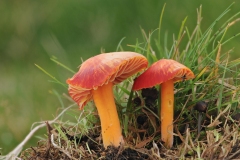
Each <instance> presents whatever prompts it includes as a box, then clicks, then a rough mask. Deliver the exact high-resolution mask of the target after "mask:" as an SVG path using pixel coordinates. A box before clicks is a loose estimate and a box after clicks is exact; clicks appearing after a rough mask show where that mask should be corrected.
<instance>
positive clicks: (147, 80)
mask: <svg viewBox="0 0 240 160" xmlns="http://www.w3.org/2000/svg"><path fill="white" fill-rule="evenodd" d="M194 77H195V76H194V74H193V72H192V71H191V70H190V69H189V68H187V67H186V66H184V65H182V64H180V63H179V62H176V61H174V60H171V59H161V60H159V61H157V62H155V63H154V64H152V66H150V67H149V68H148V69H147V70H146V71H145V72H144V73H143V74H141V75H140V76H139V77H138V78H136V79H135V82H134V84H133V90H140V89H143V88H150V87H153V86H155V85H157V84H161V112H160V120H161V138H162V141H163V142H164V143H165V146H166V147H167V148H171V147H172V145H173V105H174V83H175V82H178V81H184V80H188V79H192V78H194Z"/></svg>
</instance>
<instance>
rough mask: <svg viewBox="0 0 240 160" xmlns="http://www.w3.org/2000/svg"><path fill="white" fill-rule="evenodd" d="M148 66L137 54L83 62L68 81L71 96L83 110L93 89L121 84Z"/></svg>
mask: <svg viewBox="0 0 240 160" xmlns="http://www.w3.org/2000/svg"><path fill="white" fill-rule="evenodd" d="M147 65H148V61H147V59H146V58H145V57H144V56H143V55H141V54H139V53H135V52H112V53H104V54H99V55H97V56H94V57H91V58H89V59H88V60H86V61H85V62H83V63H82V65H81V67H80V69H79V71H78V72H77V73H76V74H75V75H74V76H73V77H72V78H70V79H68V80H67V83H68V84H69V88H68V91H69V94H70V96H71V97H72V98H73V100H74V101H75V102H77V103H78V105H79V107H80V109H82V108H83V107H84V105H85V104H86V103H87V102H88V101H90V100H91V99H92V93H91V90H92V89H97V88H98V87H99V86H102V85H104V84H108V82H112V83H113V84H117V83H120V82H122V81H123V80H125V79H126V78H128V77H129V76H131V75H133V74H135V73H137V72H139V71H141V70H142V69H144V68H146V67H147Z"/></svg>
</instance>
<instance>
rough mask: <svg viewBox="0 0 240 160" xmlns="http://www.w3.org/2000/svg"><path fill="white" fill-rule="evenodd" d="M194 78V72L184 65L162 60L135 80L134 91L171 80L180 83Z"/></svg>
mask: <svg viewBox="0 0 240 160" xmlns="http://www.w3.org/2000/svg"><path fill="white" fill-rule="evenodd" d="M194 77H195V76H194V74H193V72H192V71H191V70H190V69H189V68H187V67H186V66H184V65H183V64H181V63H179V62H177V61H174V60H171V59H161V60H159V61H157V62H155V63H153V64H152V66H151V67H149V68H148V69H147V70H146V71H145V72H144V73H143V74H141V75H140V76H139V77H138V78H136V79H135V81H134V84H133V90H140V89H142V88H150V87H153V86H155V85H157V84H161V83H163V82H166V81H168V80H170V79H173V81H174V82H178V81H182V80H188V79H192V78H194Z"/></svg>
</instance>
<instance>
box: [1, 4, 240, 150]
mask: <svg viewBox="0 0 240 160" xmlns="http://www.w3.org/2000/svg"><path fill="white" fill-rule="evenodd" d="M165 2H166V1H165V0H163V1H160V0H152V1H146V0H131V1H130V0H121V1H112V0H102V1H100V0H92V1H90V0H67V1H66V0H57V1H35V0H21V1H19V0H11V1H9V0H1V1H0V13H1V14H0V148H2V149H1V150H0V152H2V153H3V154H6V153H8V152H9V151H10V150H12V149H13V148H14V147H15V146H16V145H17V144H18V143H19V142H21V141H22V140H23V138H24V137H25V136H26V135H27V133H28V132H29V130H30V127H31V125H32V123H33V122H36V121H41V120H51V119H53V118H54V117H55V116H56V114H57V113H59V109H61V103H60V102H59V100H58V97H57V96H56V94H54V92H53V91H56V92H57V93H58V94H59V95H62V94H63V93H66V94H67V90H66V88H64V87H62V86H60V85H57V84H54V83H50V82H49V81H48V80H49V79H50V78H49V77H48V76H47V75H45V74H44V73H42V72H41V71H40V70H39V69H38V68H37V67H36V66H35V65H34V64H38V65H40V66H41V67H43V68H44V69H46V70H47V71H48V72H49V73H51V74H52V75H54V76H55V77H56V78H58V79H59V80H60V81H62V82H63V83H65V81H66V79H67V78H69V77H71V76H72V74H71V73H70V72H68V71H66V70H64V69H63V68H61V67H59V66H57V65H56V64H55V63H53V62H52V61H51V60H50V58H51V57H52V56H54V57H56V58H57V59H58V61H60V62H62V63H63V64H65V65H67V66H68V67H70V68H71V69H73V70H75V71H77V70H78V66H79V64H80V63H81V57H82V58H83V60H85V59H87V58H89V57H91V56H93V55H96V54H98V53H100V52H101V49H103V50H105V52H111V51H115V50H116V48H117V45H118V43H119V41H120V40H121V39H122V38H123V37H126V38H125V39H124V40H123V42H122V46H123V48H124V49H125V50H132V48H130V47H127V44H135V42H136V39H137V38H138V39H139V41H140V42H141V40H142V34H141V31H140V27H141V28H143V29H144V30H145V31H146V33H149V32H150V31H153V30H154V29H156V28H157V27H158V23H159V16H160V13H161V9H162V7H163V4H164V3H165ZM232 2H233V1H232V0H228V1H223V0H222V1H219V0H212V1H209V0H199V1H189V0H181V1H179V0H173V1H168V2H167V4H166V9H165V13H164V17H163V24H162V32H168V35H169V39H170V40H171V39H172V35H173V33H174V34H175V35H177V34H178V31H179V29H180V26H181V22H182V20H183V19H184V18H185V17H186V16H188V19H187V23H186V24H187V26H188V28H189V29H190V31H192V30H193V28H194V27H195V25H196V19H197V18H196V17H197V16H196V15H197V14H196V9H197V8H198V7H199V6H200V5H201V4H202V6H203V14H202V15H203V23H202V28H203V29H206V28H207V27H208V26H209V25H210V24H211V23H212V22H213V21H214V20H215V19H216V18H217V16H219V15H220V13H222V12H223V11H224V10H225V9H226V8H227V7H228V6H229V5H230V4H231V3H232ZM238 11H240V2H239V1H236V3H235V5H234V6H233V7H232V10H231V12H230V13H229V14H228V17H226V18H229V17H230V16H231V15H233V14H235V13H236V12H238ZM225 20H226V19H225ZM218 23H219V25H218V26H219V27H220V26H221V22H218ZM239 28H240V25H239V24H236V25H235V26H233V27H232V28H231V29H230V31H229V32H228V35H229V36H233V35H234V34H236V33H238V32H239ZM162 35H163V34H162ZM239 41H240V38H239V37H237V38H236V39H234V40H233V41H231V43H230V44H228V46H226V47H228V48H232V47H235V55H232V57H233V58H234V57H237V56H238V54H239V53H238V51H239V50H240V46H239ZM63 101H64V104H65V106H67V105H69V104H71V103H72V102H70V101H68V100H67V99H64V98H63ZM75 109H76V110H77V109H78V108H77V107H76V108H75ZM37 141H38V139H37V138H36V137H33V138H32V139H31V141H30V142H29V144H28V145H27V146H26V147H29V146H36V142H37Z"/></svg>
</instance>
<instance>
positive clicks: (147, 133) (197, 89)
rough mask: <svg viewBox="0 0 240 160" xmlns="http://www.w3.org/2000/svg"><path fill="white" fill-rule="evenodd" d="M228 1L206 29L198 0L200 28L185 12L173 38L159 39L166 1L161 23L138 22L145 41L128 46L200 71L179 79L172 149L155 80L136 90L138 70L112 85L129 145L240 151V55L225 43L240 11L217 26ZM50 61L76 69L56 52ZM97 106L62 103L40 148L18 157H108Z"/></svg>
mask: <svg viewBox="0 0 240 160" xmlns="http://www.w3.org/2000/svg"><path fill="white" fill-rule="evenodd" d="M231 7H232V5H231V6H229V7H228V8H227V9H226V10H225V11H223V13H222V14H221V15H219V17H217V18H216V20H215V21H214V22H213V23H212V24H211V25H210V26H209V27H208V28H207V29H206V30H204V31H203V30H202V29H201V23H202V16H201V13H202V7H201V6H200V7H199V8H198V9H197V25H196V27H195V28H193V29H190V28H188V27H187V26H185V24H186V22H187V18H185V19H184V20H183V21H182V25H181V26H180V29H179V32H178V34H177V36H175V35H173V36H172V43H170V44H171V45H169V42H170V40H169V37H168V35H167V34H165V35H164V38H163V40H162V33H161V32H162V31H161V24H162V23H163V22H162V18H163V16H164V8H165V6H164V7H163V10H162V13H161V16H160V21H159V26H158V28H157V29H156V30H154V31H153V32H150V33H149V34H147V33H146V32H145V31H144V30H143V29H141V33H142V35H143V40H136V44H134V45H129V47H131V48H132V49H133V51H135V52H138V53H141V54H143V55H145V56H146V57H147V59H148V60H149V63H150V64H152V63H153V62H155V61H157V60H158V59H161V58H170V59H175V60H176V61H178V62H181V63H183V64H184V65H186V66H187V67H189V68H190V69H191V70H192V71H193V72H194V73H195V75H196V78H195V79H193V80H189V81H183V82H180V83H177V84H175V121H174V127H175V132H174V133H175V134H174V135H175V141H174V147H173V148H172V149H166V148H165V147H164V146H163V145H162V142H161V140H160V134H159V133H160V132H159V116H158V113H159V110H160V108H157V106H158V103H159V99H156V98H155V99H152V100H151V101H147V99H148V98H149V96H151V93H156V92H158V87H156V88H155V89H150V90H147V91H146V90H145V91H140V92H133V91H131V86H132V84H133V80H134V77H132V78H129V79H127V80H125V81H124V82H123V83H121V84H119V85H117V86H115V88H114V93H115V98H116V103H117V106H118V108H119V115H120V116H119V117H120V121H121V124H122V127H123V133H124V137H125V141H126V142H127V145H126V146H124V148H131V149H132V150H134V151H137V152H138V153H142V154H144V155H147V157H148V158H149V159H186V158H189V159H223V158H225V159H232V158H237V157H238V158H239V156H240V152H239V151H238V150H239V145H238V143H239V140H240V136H239V129H238V127H239V121H237V120H236V118H234V117H236V116H235V115H236V113H238V112H239V93H240V92H239V90H240V88H239V82H238V81H239V75H240V71H239V64H240V58H238V59H234V60H231V58H230V57H231V54H232V53H233V51H234V49H233V48H228V47H227V45H228V43H231V40H232V39H233V38H235V37H237V36H239V35H240V33H237V34H235V35H233V36H232V37H231V36H230V37H229V36H228V30H230V29H231V27H232V26H233V25H234V24H236V23H237V22H238V21H239V20H240V19H239V18H238V16H239V14H240V12H238V13H236V14H234V15H233V16H231V17H229V18H228V19H227V20H226V21H225V22H224V23H223V24H222V26H221V27H220V28H216V27H215V25H216V24H217V22H219V21H220V20H221V19H222V18H223V17H226V16H228V14H229V11H230V9H231ZM191 30H192V31H191ZM121 42H122V40H121ZM121 42H120V43H119V44H118V46H117V50H118V51H123V50H124V47H122V46H121ZM52 61H53V62H55V63H56V64H58V65H60V66H62V67H63V68H64V69H67V70H68V71H69V72H71V73H73V71H72V70H71V69H69V68H68V67H67V66H65V65H63V64H62V63H60V62H58V61H57V60H56V59H52ZM36 66H37V67H38V68H39V69H40V70H42V71H43V72H44V73H45V74H47V75H49V76H50V77H51V78H52V80H53V82H54V83H58V84H61V85H63V86H65V83H64V82H60V81H59V80H57V79H56V78H55V77H54V76H52V75H51V74H50V73H48V72H47V71H46V70H44V69H43V68H42V67H40V66H38V65H36ZM143 92H149V93H150V95H147V96H146V95H144V94H143ZM201 101H204V102H206V103H207V111H206V113H200V112H198V111H196V110H195V109H194V106H195V105H196V103H198V102H201ZM94 108H95V107H93V103H89V104H88V105H87V107H85V109H84V112H78V113H76V112H75V111H72V110H70V109H68V110H64V112H62V113H61V115H60V116H59V117H57V118H56V119H55V120H54V121H51V122H49V124H50V125H52V124H54V127H51V126H50V125H47V126H48V133H47V134H46V135H45V136H43V140H41V141H40V142H39V144H38V147H34V148H29V149H27V150H26V151H24V152H22V154H21V157H22V158H24V157H25V158H27V157H31V156H32V157H33V156H36V155H37V154H39V155H41V154H43V155H41V156H46V154H45V153H46V152H48V155H55V154H56V153H57V151H61V153H63V154H62V157H64V156H65V158H69V159H79V158H86V157H88V158H92V159H94V158H99V157H101V158H104V157H105V158H106V156H107V155H108V154H105V155H104V154H102V153H96V151H102V150H101V140H100V139H98V138H96V137H94V136H92V135H99V131H100V127H99V122H98V120H97V119H98V118H97V114H96V110H95V109H94ZM79 113H80V116H79V115H78V114H79ZM199 115H201V116H202V120H199ZM140 121H141V122H140ZM39 126H41V127H43V126H45V123H43V122H41V123H40V125H39ZM33 130H34V129H33ZM33 130H32V131H33ZM31 136H32V135H31ZM31 136H30V137H31ZM84 136H87V137H88V139H90V140H89V141H88V143H84V146H83V145H79V143H80V142H78V141H80V139H83V137H84ZM30 137H29V138H30ZM81 144H82V143H81ZM97 144H98V145H97ZM96 145H97V146H96ZM93 146H94V148H95V149H93V148H92V147H93ZM96 147H97V149H96ZM119 150H120V151H121V149H119ZM119 150H117V154H116V155H118V152H120V151H119ZM19 151H21V148H20V150H17V151H15V152H12V153H13V154H15V155H18V153H19ZM110 151H112V150H110ZM110 151H105V152H107V153H108V152H110ZM99 154H100V155H99ZM112 154H115V153H112ZM58 156H59V155H58ZM55 157H57V155H55ZM58 158H60V157H58Z"/></svg>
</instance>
